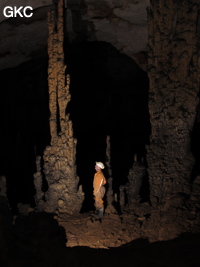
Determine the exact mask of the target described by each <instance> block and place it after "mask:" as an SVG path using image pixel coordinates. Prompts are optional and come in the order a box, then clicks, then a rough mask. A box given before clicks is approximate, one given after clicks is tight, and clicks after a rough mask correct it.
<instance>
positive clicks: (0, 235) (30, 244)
mask: <svg viewBox="0 0 200 267" xmlns="http://www.w3.org/2000/svg"><path fill="white" fill-rule="evenodd" d="M177 199H178V198H177ZM178 201H179V202H180V201H181V200H180V197H179V199H178ZM173 203H174V202H173ZM0 210H1V213H0V253H1V254H0V266H1V267H26V266H29V267H35V266H37V267H40V266H41V267H44V266H48V267H51V266H52V267H64V266H73V267H74V266H75V267H76V266H77V267H79V266H82V267H85V266H87V267H88V266H89V267H90V266H94V265H95V266H109V267H110V266H134V267H135V266H136V267H143V266H144V267H146V266H147V267H151V266H152V267H168V266H170V267H173V266H176V267H177V266H181V267H191V266H192V267H197V266H198V267H199V266H200V228H199V213H198V212H196V213H195V212H194V210H193V211H191V210H190V212H189V213H188V215H187V216H186V217H185V219H184V220H183V217H182V216H183V214H184V216H185V210H184V208H182V209H180V208H177V207H176V208H175V207H174V208H173V207H172V205H170V204H169V203H168V205H165V206H164V207H163V206H161V207H157V208H152V207H150V205H149V204H148V203H143V204H141V205H138V207H136V208H135V211H132V212H126V211H124V212H123V213H122V214H121V215H119V214H112V213H110V214H109V213H106V214H105V216H104V218H103V219H102V220H94V219H93V216H92V212H88V213H83V214H77V215H64V214H59V216H58V215H53V214H47V213H38V212H35V211H32V212H29V213H24V214H21V215H18V216H17V217H15V218H12V216H11V214H10V211H9V208H8V205H7V206H6V202H4V201H1V207H0ZM13 219H14V220H13Z"/></svg>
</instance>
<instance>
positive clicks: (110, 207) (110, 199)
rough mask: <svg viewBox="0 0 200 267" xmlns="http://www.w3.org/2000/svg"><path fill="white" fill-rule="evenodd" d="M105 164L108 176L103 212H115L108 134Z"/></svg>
mask: <svg viewBox="0 0 200 267" xmlns="http://www.w3.org/2000/svg"><path fill="white" fill-rule="evenodd" d="M106 144H107V146H106V166H107V168H108V174H109V177H108V179H107V183H108V190H107V192H106V199H107V207H106V210H105V212H106V213H116V209H115V207H114V206H113V202H114V196H113V189H112V181H113V179H112V169H111V163H110V159H111V155H110V153H111V151H110V136H107V139H106Z"/></svg>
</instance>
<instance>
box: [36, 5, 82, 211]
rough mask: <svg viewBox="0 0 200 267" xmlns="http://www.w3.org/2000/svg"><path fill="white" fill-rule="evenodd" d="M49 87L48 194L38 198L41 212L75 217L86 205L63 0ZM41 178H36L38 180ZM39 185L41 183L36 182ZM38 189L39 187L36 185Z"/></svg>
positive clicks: (52, 20)
mask: <svg viewBox="0 0 200 267" xmlns="http://www.w3.org/2000/svg"><path fill="white" fill-rule="evenodd" d="M48 30H49V37H48V55H49V66H48V86H49V109H50V118H49V122H50V134H51V144H50V146H48V147H47V148H46V149H45V151H44V155H43V159H44V174H45V178H46V180H47V183H48V191H47V192H46V193H45V195H44V197H43V199H44V200H45V202H41V197H40V195H41V192H40V190H38V194H39V197H38V198H37V197H36V199H37V200H38V203H39V205H40V207H39V209H40V210H41V209H43V210H44V211H47V212H56V211H57V212H60V213H69V214H73V213H76V212H79V211H80V209H81V205H82V202H83V198H84V194H83V192H82V189H81V188H79V190H78V183H79V177H77V175H76V165H75V161H76V157H75V155H76V140H75V139H74V137H73V128H72V122H71V120H69V114H66V108H67V105H68V103H69V101H70V92H69V85H70V77H69V75H66V74H65V71H66V65H65V63H64V50H63V43H64V29H63V0H59V1H58V14H57V15H56V14H55V12H53V11H52V12H50V13H49V14H48ZM38 177H40V175H35V178H38ZM35 184H36V185H38V184H39V181H38V182H37V181H35ZM36 187H37V186H36Z"/></svg>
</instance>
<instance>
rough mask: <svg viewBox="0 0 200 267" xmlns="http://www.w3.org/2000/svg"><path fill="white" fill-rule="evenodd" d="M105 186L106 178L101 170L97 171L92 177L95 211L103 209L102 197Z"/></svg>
mask: <svg viewBox="0 0 200 267" xmlns="http://www.w3.org/2000/svg"><path fill="white" fill-rule="evenodd" d="M105 184H106V178H105V176H104V175H103V172H102V170H99V171H97V172H96V173H95V175H94V180H93V189H94V190H93V195H94V199H95V207H96V209H100V208H102V207H103V203H104V202H103V197H104V195H105V191H106V189H105V187H104V186H103V185H105Z"/></svg>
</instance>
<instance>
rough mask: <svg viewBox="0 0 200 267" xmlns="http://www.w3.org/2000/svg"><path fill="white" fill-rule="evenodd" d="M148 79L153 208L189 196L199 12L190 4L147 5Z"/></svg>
mask: <svg viewBox="0 0 200 267" xmlns="http://www.w3.org/2000/svg"><path fill="white" fill-rule="evenodd" d="M148 13H149V14H148V17H149V48H148V57H149V58H148V64H149V65H148V76H149V81H150V89H149V112H150V121H151V129H152V132H151V137H150V146H149V147H148V153H147V162H148V174H149V183H150V199H151V203H152V204H153V205H156V204H157V203H163V202H165V201H166V200H167V199H170V198H172V197H173V196H174V195H176V194H179V193H183V194H185V195H189V194H190V192H191V181H190V177H191V172H192V168H193V166H194V158H193V155H192V153H191V144H190V142H191V139H190V138H191V132H192V129H193V125H194V121H195V116H196V108H197V104H198V93H199V67H198V53H197V35H196V32H197V29H196V27H197V24H196V22H197V17H198V9H197V6H196V4H194V3H193V2H192V1H175V0H169V1H164V0H159V1H151V6H150V9H149V12H148Z"/></svg>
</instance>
